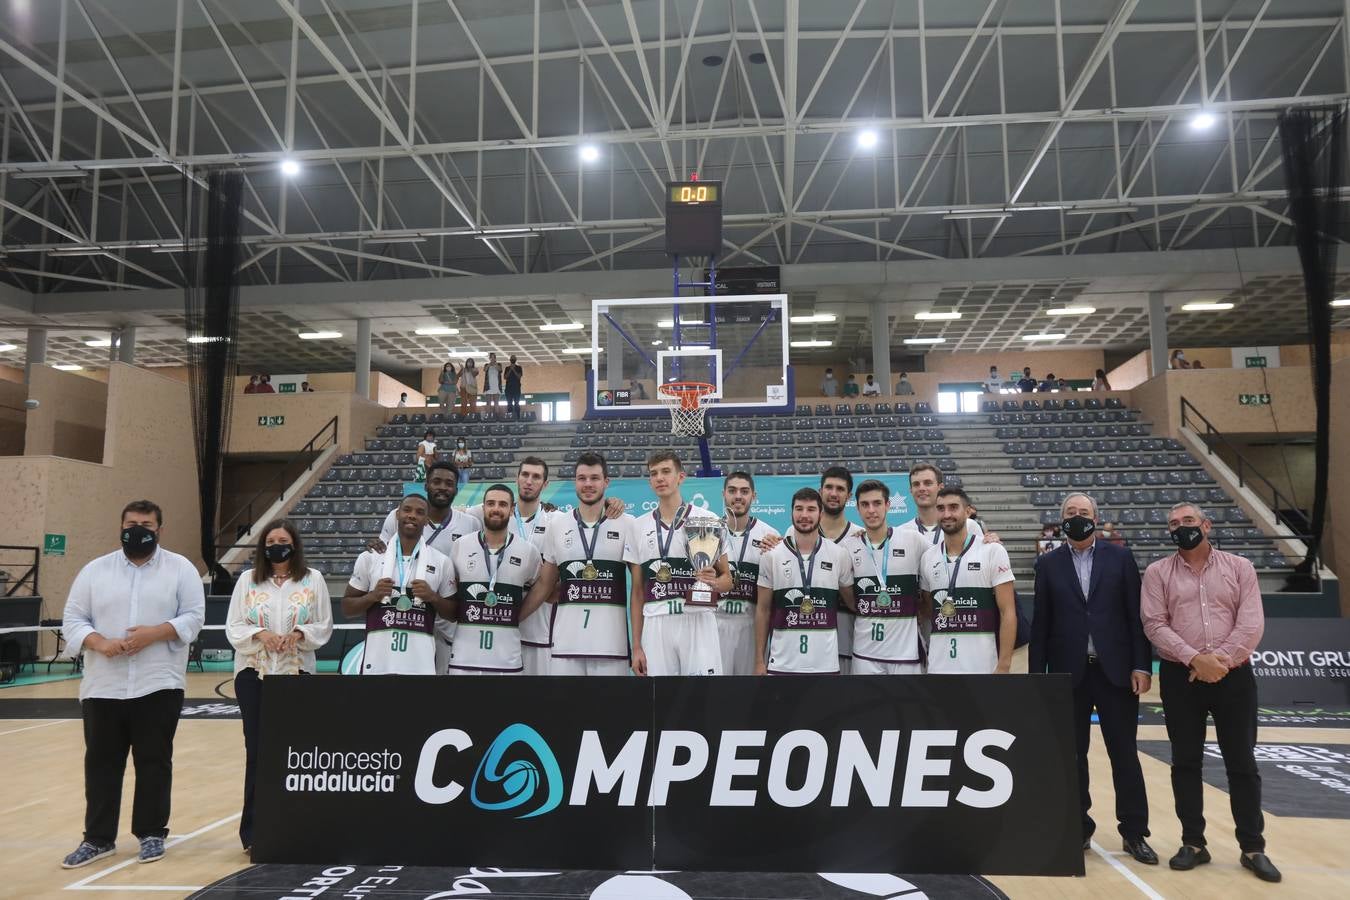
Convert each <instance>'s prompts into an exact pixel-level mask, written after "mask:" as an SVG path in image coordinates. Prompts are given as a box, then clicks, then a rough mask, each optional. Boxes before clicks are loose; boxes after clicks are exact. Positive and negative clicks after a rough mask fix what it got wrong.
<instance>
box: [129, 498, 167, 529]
mask: <svg viewBox="0 0 1350 900" xmlns="http://www.w3.org/2000/svg"><path fill="white" fill-rule="evenodd" d="M129 512H134V513H144V514H146V515H149V514H150V513H154V514H155V524H156V525H163V524H164V510H162V509H160V508H159V504H158V503H155V502H154V501H153V500H132V501H131V502H130V503H128V504H127V505H126V506H124V507H122V518H123V519H125V518H126V517H127V513H129Z"/></svg>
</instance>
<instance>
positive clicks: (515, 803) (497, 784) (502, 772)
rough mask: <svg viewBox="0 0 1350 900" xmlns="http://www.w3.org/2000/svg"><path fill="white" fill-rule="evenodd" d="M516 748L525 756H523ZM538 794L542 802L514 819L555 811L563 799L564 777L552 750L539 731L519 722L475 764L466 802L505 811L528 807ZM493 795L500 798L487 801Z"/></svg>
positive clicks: (498, 739) (509, 726) (508, 728)
mask: <svg viewBox="0 0 1350 900" xmlns="http://www.w3.org/2000/svg"><path fill="white" fill-rule="evenodd" d="M518 747H519V748H523V749H524V750H526V751H528V753H527V754H526V755H524V756H522V755H521V753H520V751H519V749H518ZM531 756H532V757H533V759H531V758H530V757H531ZM541 794H542V795H543V799H542V800H541V801H539V802H537V803H535V806H534V808H533V809H530V810H528V811H525V812H520V813H519V814H518V815H517V816H516V818H517V819H532V818H534V817H535V816H542V815H544V814H545V813H548V812H552V811H553V810H555V809H557V807H558V805H559V804H560V803H562V798H563V776H562V770H561V769H560V768H559V767H558V760H557V758H556V757H555V756H554V755H553V750H552V749H550V748H549V746H548V743H547V742H546V741H545V740H544V738H543V736H541V735H540V734H539V732H537V731H535V730H534V729H533V728H531V727H530V726H528V725H524V724H521V723H519V722H517V723H516V724H514V725H508V726H507V727H506V728H505V729H503V730H502V733H501V734H499V735H497V737H496V739H495V740H493V742H492V744H491V745H490V746H489V747H488V749H487V753H485V754H483V759H482V760H481V761H480V762H479V763H478V770H477V771H476V772H474V773H473V783H472V784H471V785H470V787H469V799H470V800H471V801H473V805H474V806H476V807H478V808H479V809H490V810H502V811H505V810H519V809H521V808H522V807H526V806H529V805H530V804H531V803H534V802H535V801H536V798H538V797H539V796H540V795H541ZM496 795H502V796H503V799H500V800H494V799H489V798H490V797H493V796H496Z"/></svg>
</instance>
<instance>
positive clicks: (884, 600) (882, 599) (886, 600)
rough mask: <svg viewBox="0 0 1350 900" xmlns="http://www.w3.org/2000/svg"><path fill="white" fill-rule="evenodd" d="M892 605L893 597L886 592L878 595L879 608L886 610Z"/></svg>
mask: <svg viewBox="0 0 1350 900" xmlns="http://www.w3.org/2000/svg"><path fill="white" fill-rule="evenodd" d="M890 605H891V595H890V594H888V593H887V592H886V591H882V592H881V593H879V594H877V606H880V607H882V608H885V607H888V606H890Z"/></svg>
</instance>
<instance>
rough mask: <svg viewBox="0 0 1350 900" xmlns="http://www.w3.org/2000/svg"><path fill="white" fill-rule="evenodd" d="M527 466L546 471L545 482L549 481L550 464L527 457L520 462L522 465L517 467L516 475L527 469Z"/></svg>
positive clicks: (535, 457)
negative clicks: (537, 467)
mask: <svg viewBox="0 0 1350 900" xmlns="http://www.w3.org/2000/svg"><path fill="white" fill-rule="evenodd" d="M526 466H539V467H541V468H542V469H543V470H544V480H545V481H548V463H546V462H544V461H543V460H542V459H540V458H539V457H537V456H527V457H525V458H524V459H522V460H521V461H520V465H518V466H516V474H517V475H519V474H520V470H521V469H523V468H525V467H526Z"/></svg>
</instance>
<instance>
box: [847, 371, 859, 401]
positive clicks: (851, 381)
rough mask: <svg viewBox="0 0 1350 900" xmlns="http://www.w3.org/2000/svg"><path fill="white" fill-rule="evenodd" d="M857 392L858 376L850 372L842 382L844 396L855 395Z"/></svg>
mask: <svg viewBox="0 0 1350 900" xmlns="http://www.w3.org/2000/svg"><path fill="white" fill-rule="evenodd" d="M858 393H859V388H858V376H857V375H854V374H853V373H851V372H850V373H849V376H848V381H845V382H844V396H845V397H856V396H858Z"/></svg>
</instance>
